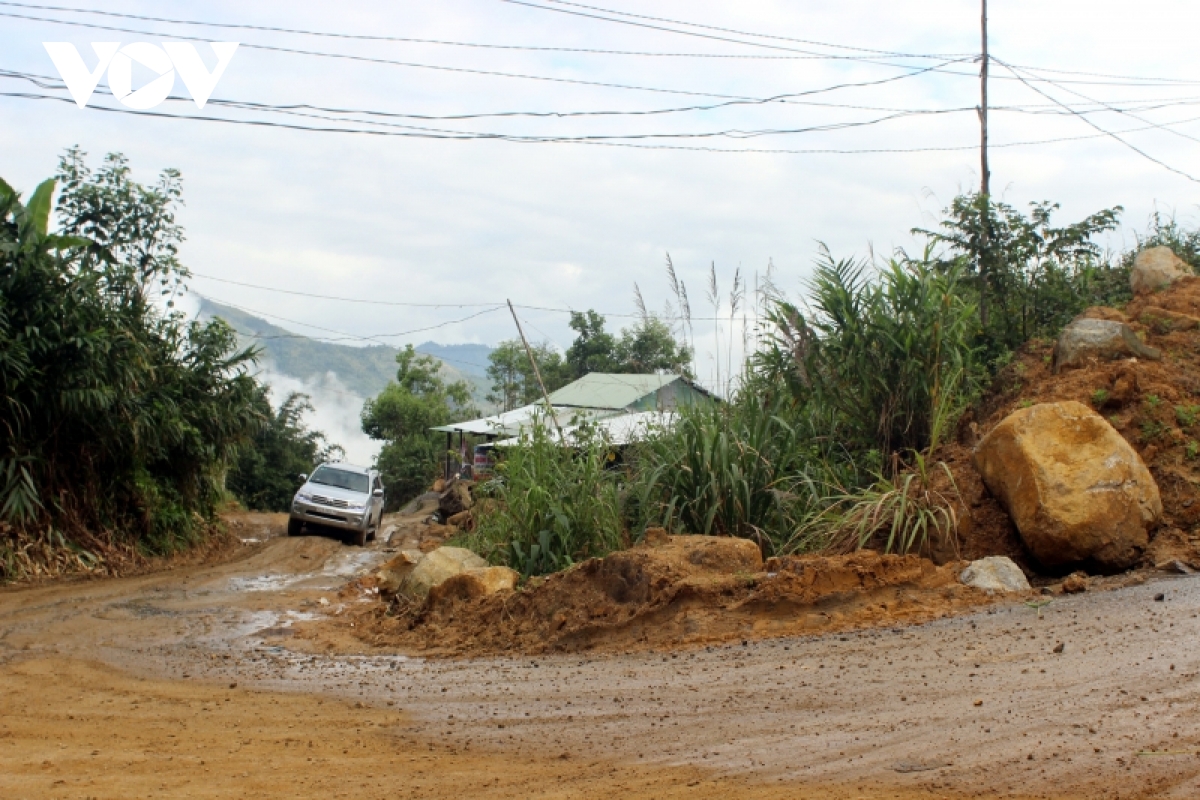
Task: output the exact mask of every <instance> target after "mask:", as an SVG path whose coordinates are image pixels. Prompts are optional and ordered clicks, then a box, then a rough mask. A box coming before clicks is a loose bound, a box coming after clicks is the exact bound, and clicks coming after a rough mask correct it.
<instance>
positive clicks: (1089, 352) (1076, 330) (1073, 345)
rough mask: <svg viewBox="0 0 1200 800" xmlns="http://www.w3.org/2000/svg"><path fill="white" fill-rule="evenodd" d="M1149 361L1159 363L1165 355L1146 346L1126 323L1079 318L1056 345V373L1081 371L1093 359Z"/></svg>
mask: <svg viewBox="0 0 1200 800" xmlns="http://www.w3.org/2000/svg"><path fill="white" fill-rule="evenodd" d="M1131 357H1135V358H1145V359H1149V360H1151V361H1158V360H1159V359H1160V358H1162V353H1161V352H1160V351H1159V350H1158V349H1157V348H1154V347H1150V346H1148V345H1146V344H1143V343H1142V341H1141V340H1140V339H1138V338H1137V334H1135V333H1134V332H1133V329H1132V328H1130V327H1129V326H1128V325H1126V324H1125V323H1124V322H1117V321H1115V320H1109V319H1095V318H1090V317H1077V318H1076V319H1075V320H1073V321H1072V322H1071V324H1069V325H1067V327H1065V328H1063V330H1062V333H1060V334H1059V335H1058V341H1057V342H1055V343H1054V371H1055V372H1056V373H1057V372H1058V371H1059V370H1061V369H1063V368H1064V367H1079V366H1083V365H1084V364H1086V363H1087V362H1088V361H1089V360H1091V359H1097V360H1102V361H1108V360H1112V359H1115V358H1131Z"/></svg>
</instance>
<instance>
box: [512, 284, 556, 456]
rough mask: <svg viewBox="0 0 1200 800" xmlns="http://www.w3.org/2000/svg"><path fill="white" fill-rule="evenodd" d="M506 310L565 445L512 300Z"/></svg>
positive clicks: (540, 372) (548, 395)
mask: <svg viewBox="0 0 1200 800" xmlns="http://www.w3.org/2000/svg"><path fill="white" fill-rule="evenodd" d="M505 302H507V303H508V310H509V311H511V312H512V318H513V322H515V323H517V333H518V334H520V336H521V344H523V345H525V355H527V356H529V365H530V366H531V367H533V375H534V377H535V378H537V382H538V388H540V389H541V390H542V399H543V400H545V401H546V410H547V411H549V412H550V419H552V420H554V429H555V430H557V431H558V440H559V442H561V443H562V444H564V445H565V444H566V443H567V437H565V436H563V431H562V426H561V425H559V424H558V415H557V414H555V413H554V406H552V405H550V394H549V392H547V391H546V384H545V382H544V381H543V380H542V371H541V370H540V369H538V365H537V360H536V359H535V358H534V357H533V351H532V350H531V349H529V342H528V340H526V338H525V331H524V330H522V329H521V320H520V319H519V318H518V317H517V310H516V309H515V308H513V304H512V300H506V301H505Z"/></svg>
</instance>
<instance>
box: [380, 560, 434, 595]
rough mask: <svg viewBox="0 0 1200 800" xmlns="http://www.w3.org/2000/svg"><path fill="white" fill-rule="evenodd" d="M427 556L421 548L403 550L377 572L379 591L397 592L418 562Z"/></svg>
mask: <svg viewBox="0 0 1200 800" xmlns="http://www.w3.org/2000/svg"><path fill="white" fill-rule="evenodd" d="M424 557H425V554H424V553H422V552H421V551H419V550H401V551H400V553H399V555H396V556H394V557H392V558H390V559H388V561H387V562H385V563H384V564H383V565H382V566H381V567H380V568H379V569H378V570H377V571H376V573H375V580H376V582H377V585H378V586H379V591H380V592H382V593H384V594H396V593H397V592H398V591H400V586H401V585H402V584H403V583H404V581H405V580H406V579H407V578H408V576H409V575H411V574H412V572H413V570H414V569H416V568H417V564H419V563H420V562H421V560H422V559H423V558H424Z"/></svg>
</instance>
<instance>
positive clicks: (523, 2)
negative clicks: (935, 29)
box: [500, 0, 1200, 86]
mask: <svg viewBox="0 0 1200 800" xmlns="http://www.w3.org/2000/svg"><path fill="white" fill-rule="evenodd" d="M500 2H502V3H511V4H513V5H520V6H527V7H529V8H536V9H540V10H542V11H554V12H557V13H560V14H572V15H575V16H579V17H587V18H590V19H597V20H602V21H604V22H612V23H616V24H620V25H632V26H635V27H641V28H649V29H651V30H658V31H664V32H666V33H676V34H680V35H682V36H695V37H699V38H704V39H717V40H719V41H729V42H735V43H737V44H743V45H748V46H751V47H766V48H770V49H777V50H778V49H782V50H787V49H790V48H787V47H782V46H778V45H771V44H765V43H762V42H746V41H741V40H736V39H728V38H725V37H719V36H712V35H708V34H703V33H697V32H695V31H685V30H679V29H677V28H667V27H662V26H659V25H649V24H645V23H639V22H633V21H631V20H624V19H613V18H612V17H603V16H599V15H597V14H590V13H585V12H580V11H570V10H568V9H565V8H553V7H551V6H544V5H539V4H537V3H531V2H528V0H500ZM545 2H550V3H558V4H559V5H568V6H575V7H577V8H587V9H593V10H596V11H602V12H604V13H607V14H615V15H618V16H625V17H631V18H634V19H646V20H654V21H660V22H666V23H670V24H672V25H687V26H690V27H694V28H704V29H707V30H715V31H725V32H730V33H736V34H738V35H741V36H754V37H758V38H764V39H776V40H781V41H792V42H803V43H807V44H813V45H820V46H823V47H831V48H837V49H846V50H854V51H859V52H866V53H876V54H879V55H880V56H886V57H891V58H925V59H929V58H951V57H956V58H957V57H959V56H961V59H958V60H975V59H977V58H978V54H977V53H969V54H959V53H955V54H934V53H899V52H894V51H889V50H874V49H871V48H865V47H854V46H851V45H840V44H830V43H823V42H813V41H810V40H806V39H793V38H790V37H786V36H775V35H771V34H760V33H750V32H746V31H737V30H735V29H732V28H720V27H716V26H711V25H701V24H699V23H692V22H682V21H678V20H670V19H665V18H662V17H650V16H645V15H641V14H631V13H627V12H624V11H612V10H609V9H602V8H598V7H596V6H585V5H582V4H580V3H568V2H564V0H545ZM851 60H858V61H862V62H864V63H868V64H880V63H884V62H880V61H876V60H872V59H870V58H865V57H863V58H856V59H851ZM934 71H936V72H941V73H944V74H947V75H964V76H968V77H972V78H974V77H978V76H976V75H975V74H974V73H970V72H957V71H954V70H948V69H944V68H937V69H936V70H934ZM1080 74H1087V73H1080ZM995 77H997V78H999V79H1001V80H1013V78H1007V77H1004V76H995ZM1130 80H1137V81H1152V82H1153V83H1148V84H1145V85H1151V86H1156V85H1160V83H1163V82H1166V83H1176V84H1186V85H1195V84H1198V83H1200V81H1183V80H1179V79H1166V78H1131V79H1130ZM1070 82H1071V83H1086V84H1092V85H1113V86H1138V85H1142V84H1137V83H1103V82H1097V81H1070Z"/></svg>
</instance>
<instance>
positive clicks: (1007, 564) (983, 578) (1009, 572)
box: [958, 556, 1029, 592]
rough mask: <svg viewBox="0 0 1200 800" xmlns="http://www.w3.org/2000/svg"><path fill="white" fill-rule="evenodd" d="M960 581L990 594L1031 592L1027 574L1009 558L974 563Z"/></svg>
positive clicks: (988, 558) (988, 559)
mask: <svg viewBox="0 0 1200 800" xmlns="http://www.w3.org/2000/svg"><path fill="white" fill-rule="evenodd" d="M958 579H959V580H960V581H962V582H963V583H965V584H966V585H967V586H974V587H975V588H976V589H983V590H985V591H988V592H1028V591H1029V581H1028V580H1027V579H1026V578H1025V573H1024V572H1022V571H1021V568H1020V567H1018V566H1017V565H1016V564H1014V563H1013V560H1012V559H1011V558H1008V557H1007V556H988V557H987V558H981V559H979V560H978V561H972V562H971V563H970V564H969V565H968V566H967V568H966V569H964V570H963V571H962V574H961V575H959V576H958Z"/></svg>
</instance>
